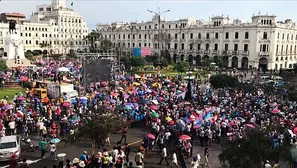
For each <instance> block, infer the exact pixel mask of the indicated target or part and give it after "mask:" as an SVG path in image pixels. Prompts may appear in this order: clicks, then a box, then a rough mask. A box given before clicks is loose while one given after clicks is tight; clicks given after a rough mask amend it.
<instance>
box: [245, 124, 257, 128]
mask: <svg viewBox="0 0 297 168" xmlns="http://www.w3.org/2000/svg"><path fill="white" fill-rule="evenodd" d="M245 126H247V127H249V128H255V126H254V125H253V124H245Z"/></svg>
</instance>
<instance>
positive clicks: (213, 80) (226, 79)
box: [209, 74, 238, 89]
mask: <svg viewBox="0 0 297 168" xmlns="http://www.w3.org/2000/svg"><path fill="white" fill-rule="evenodd" d="M209 82H210V84H211V85H212V86H213V87H214V88H215V89H218V88H225V87H235V86H236V85H237V83H238V80H237V78H235V77H233V76H229V75H227V74H217V75H213V76H211V77H210V79H209Z"/></svg>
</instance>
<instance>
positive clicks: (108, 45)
mask: <svg viewBox="0 0 297 168" xmlns="http://www.w3.org/2000/svg"><path fill="white" fill-rule="evenodd" d="M112 47H113V43H112V42H111V41H110V40H108V39H101V41H100V50H101V51H103V52H107V51H109V50H110V49H112Z"/></svg>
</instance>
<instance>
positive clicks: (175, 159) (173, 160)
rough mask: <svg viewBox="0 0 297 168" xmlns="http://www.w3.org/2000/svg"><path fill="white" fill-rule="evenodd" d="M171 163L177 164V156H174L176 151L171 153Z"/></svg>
mask: <svg viewBox="0 0 297 168" xmlns="http://www.w3.org/2000/svg"><path fill="white" fill-rule="evenodd" d="M172 163H174V164H177V156H176V153H173V155H172Z"/></svg>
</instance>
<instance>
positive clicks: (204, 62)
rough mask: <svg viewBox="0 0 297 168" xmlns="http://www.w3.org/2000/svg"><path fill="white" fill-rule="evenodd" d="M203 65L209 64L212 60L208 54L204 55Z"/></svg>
mask: <svg viewBox="0 0 297 168" xmlns="http://www.w3.org/2000/svg"><path fill="white" fill-rule="evenodd" d="M202 62H203V66H209V64H210V60H209V56H208V55H204V56H203V58H202Z"/></svg>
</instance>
